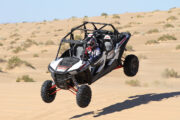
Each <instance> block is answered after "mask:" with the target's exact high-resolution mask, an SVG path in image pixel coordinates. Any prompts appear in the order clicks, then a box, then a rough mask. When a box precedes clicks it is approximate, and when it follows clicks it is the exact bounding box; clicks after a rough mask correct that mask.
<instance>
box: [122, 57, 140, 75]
mask: <svg viewBox="0 0 180 120" xmlns="http://www.w3.org/2000/svg"><path fill="white" fill-rule="evenodd" d="M138 69H139V60H138V57H137V56H135V55H128V56H126V58H125V61H124V73H125V74H126V75H127V76H130V77H133V76H135V75H136V74H137V72H138Z"/></svg>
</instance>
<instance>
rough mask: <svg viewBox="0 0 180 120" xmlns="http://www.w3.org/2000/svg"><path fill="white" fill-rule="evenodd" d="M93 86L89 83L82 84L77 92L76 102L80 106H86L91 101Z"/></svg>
mask: <svg viewBox="0 0 180 120" xmlns="http://www.w3.org/2000/svg"><path fill="white" fill-rule="evenodd" d="M91 96H92V92H91V88H90V87H89V86H88V85H81V86H80V87H79V88H78V91H77V94H76V102H77V104H78V106H79V107H81V108H85V107H87V106H88V105H89V103H90V101H91Z"/></svg>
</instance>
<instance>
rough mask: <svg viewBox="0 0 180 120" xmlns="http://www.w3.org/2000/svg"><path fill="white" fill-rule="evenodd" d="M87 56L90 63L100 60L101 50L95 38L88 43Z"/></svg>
mask: <svg viewBox="0 0 180 120" xmlns="http://www.w3.org/2000/svg"><path fill="white" fill-rule="evenodd" d="M85 55H86V56H88V58H89V59H88V60H89V61H90V63H94V62H96V61H97V60H98V59H99V58H100V55H101V50H100V48H99V45H98V43H97V42H96V39H95V38H94V37H93V36H92V37H91V38H90V40H89V41H88V42H87V47H86V50H85Z"/></svg>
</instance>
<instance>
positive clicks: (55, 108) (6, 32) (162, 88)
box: [0, 8, 180, 120]
mask: <svg viewBox="0 0 180 120" xmlns="http://www.w3.org/2000/svg"><path fill="white" fill-rule="evenodd" d="M119 16H120V18H114V17H113V15H109V16H108V17H107V18H105V17H103V16H99V17H89V18H86V20H89V21H96V22H108V23H113V24H114V25H115V27H117V28H118V29H119V31H130V32H131V33H132V38H131V40H130V41H129V43H128V45H131V46H132V47H133V49H134V51H127V52H126V55H127V54H135V55H137V56H138V57H139V59H140V69H139V73H138V74H137V75H136V76H135V77H133V78H129V77H127V76H125V75H124V73H123V70H122V69H118V70H114V71H113V72H111V73H110V74H108V75H107V76H105V77H103V78H101V79H100V80H99V81H97V82H96V83H94V84H92V85H91V88H92V94H93V96H92V101H91V103H90V105H89V106H88V107H87V108H84V109H82V108H79V107H78V106H77V105H76V101H75V96H74V95H73V94H71V93H70V92H69V91H60V92H59V93H58V94H57V97H56V99H55V101H54V102H53V103H51V104H46V103H44V102H43V101H42V100H41V97H40V87H41V84H42V82H43V81H45V80H47V79H51V76H50V74H49V73H48V72H47V66H48V64H49V63H50V61H51V60H53V59H54V57H55V55H56V51H57V48H58V43H59V40H60V38H62V37H63V36H64V35H65V34H66V33H67V32H68V31H69V30H70V29H71V28H72V27H74V26H76V25H78V24H80V23H82V21H83V20H85V19H83V18H71V19H67V20H54V21H44V22H39V23H16V24H0V50H1V52H0V98H1V99H0V106H1V109H0V119H1V120H3V119H4V120H49V119H54V120H59V119H61V120H67V119H72V120H73V119H74V120H91V119H97V120H119V119H122V120H132V119H137V120H144V119H146V120H152V119H163V120H179V118H180V114H179V113H180V112H179V111H180V96H179V95H180V78H179V77H178V76H177V77H174V78H173V77H172V78H171V77H170V78H165V77H163V75H162V74H163V73H164V71H165V69H167V68H168V69H174V71H175V72H177V73H178V74H179V75H180V49H177V48H176V47H177V46H178V45H180V34H179V32H180V8H175V9H171V10H169V11H153V12H148V13H144V12H141V13H125V14H120V15H119ZM155 29H156V30H155ZM167 34H168V35H171V36H173V37H175V38H176V40H171V39H170V40H165V41H158V39H160V37H162V36H163V35H167ZM149 40H156V41H158V42H159V43H157V44H151V45H147V44H146V43H147V41H149ZM18 47H19V48H18ZM13 56H17V57H18V58H20V59H21V60H22V61H26V62H28V63H29V64H31V65H32V66H34V67H35V69H32V68H31V67H29V66H27V65H26V64H21V65H19V66H17V67H15V68H12V69H7V68H8V61H9V59H10V58H11V57H13ZM23 75H29V76H30V77H31V78H33V80H35V81H36V82H32V83H26V82H16V79H17V78H18V77H22V76H23ZM128 80H138V81H139V87H133V86H132V85H129V84H127V82H126V81H128Z"/></svg>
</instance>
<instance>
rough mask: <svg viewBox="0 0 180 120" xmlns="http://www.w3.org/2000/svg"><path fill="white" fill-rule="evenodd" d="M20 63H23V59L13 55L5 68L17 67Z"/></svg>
mask: <svg viewBox="0 0 180 120" xmlns="http://www.w3.org/2000/svg"><path fill="white" fill-rule="evenodd" d="M22 64H23V61H22V60H21V59H20V58H18V57H17V56H14V57H11V58H10V59H9V60H8V66H7V69H13V68H15V67H18V66H20V65H22Z"/></svg>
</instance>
